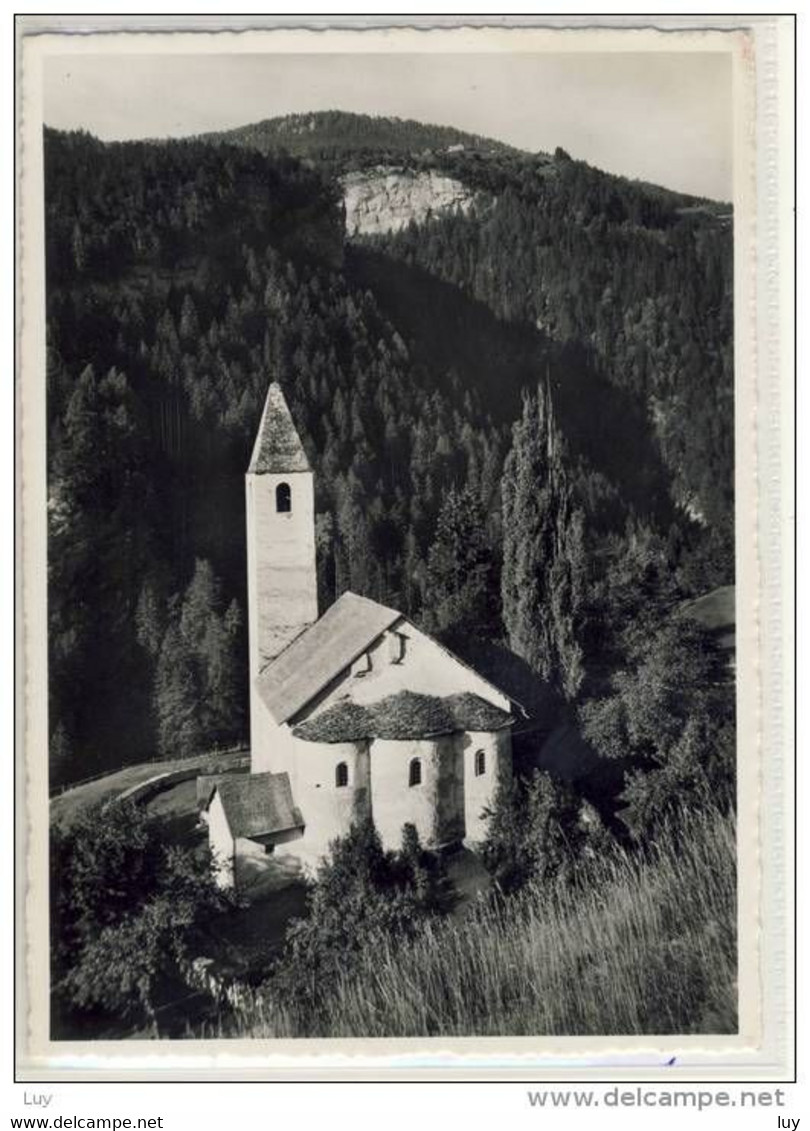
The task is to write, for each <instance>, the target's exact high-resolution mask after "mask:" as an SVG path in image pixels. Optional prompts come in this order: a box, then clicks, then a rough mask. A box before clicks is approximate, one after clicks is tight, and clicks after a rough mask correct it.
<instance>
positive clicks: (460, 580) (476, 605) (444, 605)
mask: <svg viewBox="0 0 810 1131" xmlns="http://www.w3.org/2000/svg"><path fill="white" fill-rule="evenodd" d="M494 572H495V570H494V562H493V556H492V548H491V546H490V544H489V540H488V538H487V534H486V521H485V516H484V512H483V508H482V507H481V504H480V501H479V500H478V498H477V496H476V494H475V493H474V492H473V491H472V490H471V489H470V488H469V487H467V488H464V489H463V490H459V489H458V488H456V487H451V489H450V491H449V492H448V494H447V496H446V498H445V500H444V503H443V504H442V508H441V511H440V512H439V517H438V520H437V523H436V533H435V537H434V539H433V542H432V544H431V547H430V550H429V553H428V565H427V594H426V596H427V602H428V606H429V612H430V614H431V616H430V619H431V621H432V623H433V624H434V625H435V627H436V628H437V629H438V630H443V629H448V628H463V629H466V630H469V631H477V632H482V631H485V630H486V629H487V628H488V627H491V624H492V620H493V604H494V602H493V600H492V584H493V582H492V578H493V575H494Z"/></svg>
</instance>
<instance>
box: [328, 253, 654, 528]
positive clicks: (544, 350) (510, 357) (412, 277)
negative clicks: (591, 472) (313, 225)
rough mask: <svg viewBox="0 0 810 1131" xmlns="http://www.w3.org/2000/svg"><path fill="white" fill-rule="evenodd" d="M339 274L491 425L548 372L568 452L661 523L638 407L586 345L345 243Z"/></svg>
mask: <svg viewBox="0 0 810 1131" xmlns="http://www.w3.org/2000/svg"><path fill="white" fill-rule="evenodd" d="M345 271H346V274H347V276H348V277H349V279H350V280H351V281H352V282H353V283H354V284H355V285H356V286H358V287H361V288H367V289H369V290H370V291H372V293H373V294H374V295H375V297H376V299H377V301H378V303H379V304H380V307H381V309H382V310H383V312H384V313H385V314H386V316H387V317H388V318H389V319H390V321H391V322H392V323H393V324H394V325H395V326H396V327H397V329H398V330H399V331H400V333H401V334H402V335H403V337H404V338H405V340H406V341H407V343H408V346H409V349H410V350H411V355H412V357H413V360H414V361H416V362H421V363H423V364H425V365H426V366H429V367H430V368H431V369H432V370H433V371H434V372H435V371H439V372H445V373H447V374H448V375H449V374H450V373H451V372H455V373H456V374H457V375H458V377H459V379H460V381H461V385H462V388H463V387H465V386H469V387H473V388H475V389H476V390H477V391H478V393H479V395H480V398H481V403H482V405H483V407H484V409H485V411H486V412H487V413H489V414H490V416H491V417H492V419H493V421H495V422H496V423H509V422H511V421H514V420H515V419H516V418H517V416H518V415H519V413H520V407H521V394H522V392H523V390H524V389H534V388H536V386H537V384H538V383H539V382H541V381H544V380H545V378H546V375H548V379H549V383H550V386H551V391H552V397H553V400H554V406H555V410H556V413H557V418H558V420H559V423H560V426H561V428H562V430H563V433H564V435H565V438H566V440H567V443H568V445H569V447H570V451H571V454H572V456H573V457H574V458H575V459H578V458H583V459H584V460H585V461H586V462H587V463H589V464H590V465H591V466H592V467H593V468H594V469H595V470H598V471H601V472H602V473H603V474H604V475H606V476H607V478H608V479H610V480H612V481H613V482H614V483H615V484H616V486H617V487H618V488H619V491H620V493H621V496H622V498H623V499H624V500H626V501H627V502H628V503H630V504H632V506H633V507H634V508H635V510H636V511H637V512H638V513H639V514H641V515H649V516H650V517H654V518H657V519H658V520H660V521H664V522H668V521H669V519H670V518H671V517H672V514H673V511H672V502H671V499H670V496H669V475H668V472H667V470H666V468H665V467H664V464H663V462H662V461H661V457H660V454H659V452H658V447H657V444H656V442H655V439H654V436H653V434H652V430H651V426H650V422H649V420H648V418H647V412H646V406H645V405H643V404H640V403H639V402H638V401H637V399H636V398H634V397H633V396H631V395H630V394H629V393H626V392H624V391H623V390H621V389H619V388H617V387H616V386H615V385H612V384H611V383H610V382H609V381H608V380H607V379H606V378H605V376H604V375H603V374H601V373H600V372H599V370H598V367H597V365H596V362H595V360H594V358H593V357H592V356H591V354H590V353H589V351H588V350H587V349H586V348H585V347H583V346H579V345H577V344H575V343H564V344H562V343H558V342H554V341H552V340H551V339H550V338H548V337H547V336H546V335H544V334H542V333H541V332H540V331H538V330H536V329H535V328H534V327H531V326H528V325H526V324H519V323H508V322H503V321H501V320H499V319H498V318H496V317H495V315H494V314H493V313H492V311H491V310H490V309H489V307H488V306H486V305H485V304H484V303H482V302H478V301H477V300H475V299H473V298H471V297H470V296H469V295H467V294H466V293H465V292H463V291H461V290H460V289H459V288H458V287H455V286H452V285H451V284H449V283H445V282H443V281H442V280H440V279H437V278H436V277H435V276H434V275H431V274H430V273H429V272H427V271H425V270H423V269H422V268H419V267H413V266H409V265H408V264H406V263H403V262H400V261H399V260H394V259H391V258H390V257H388V256H386V255H385V254H384V253H382V252H379V251H374V250H371V249H370V248H367V247H362V246H358V245H356V244H353V245H349V246H348V247H347V251H346V261H345ZM448 380H449V376H448ZM606 517H607V516H606Z"/></svg>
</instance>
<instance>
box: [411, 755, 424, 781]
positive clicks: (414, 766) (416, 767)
mask: <svg viewBox="0 0 810 1131" xmlns="http://www.w3.org/2000/svg"><path fill="white" fill-rule="evenodd" d="M421 784H422V763H421V762H420V760H419V759H418V758H411V764H410V766H409V767H408V785H421Z"/></svg>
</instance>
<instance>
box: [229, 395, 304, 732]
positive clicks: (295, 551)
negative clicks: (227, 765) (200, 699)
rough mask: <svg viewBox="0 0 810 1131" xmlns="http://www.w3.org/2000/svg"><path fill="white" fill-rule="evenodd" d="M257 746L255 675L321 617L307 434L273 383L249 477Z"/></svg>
mask: <svg viewBox="0 0 810 1131" xmlns="http://www.w3.org/2000/svg"><path fill="white" fill-rule="evenodd" d="M245 493H246V516H247V564H248V633H249V649H250V719H251V724H250V725H251V745H252V748H253V749H254V750H256V749H257V748H258V747H259V746H260V745H262V743H261V741H258V739H259V736H258V735H257V734H256V727H257V724H258V722H259V720H260V719H261V718H262V712H261V710H260V709H259V704H258V702H257V697H258V692H257V687H256V680H257V677H258V676H259V675H260V673H261V672H262V671H263V670H264V669H265V668H266V667H267V665H268V664H269V663H270V662H271V661H272V660H274V659H275V658H276V656H278V655H279V653H280V652H282V651H283V650H284V649H285V648H286V647H287V645H288V644H291V643H292V641H293V640H295V638H296V637H297V636H300V635H301V633H302V632H303V631H304V630H305V629H306V628H307V627H308V626H309V625H311V624H313V623H314V622H315V621H316V620H317V619H318V581H317V574H316V567H315V491H314V482H313V474H312V469H311V468H310V466H309V461H308V460H307V456H306V452H305V451H304V447H303V444H302V443H301V438H300V437H299V435H298V432H297V431H296V428H295V424H294V423H293V418H292V416H291V414H290V410H289V408H288V407H287V402H286V401H285V399H284V394H283V393H282V391H281V387H280V385H278V384H277V383H276V382H275V381H274V382H273V383H272V384H271V385H270V388H269V389H268V391H267V399H266V401H265V404H264V411H263V413H262V419H261V424H260V425H259V432H258V435H257V436H256V442H255V444H254V446H253V455H252V457H251V460H250V466H249V467H248V470H247V475H246V476H245Z"/></svg>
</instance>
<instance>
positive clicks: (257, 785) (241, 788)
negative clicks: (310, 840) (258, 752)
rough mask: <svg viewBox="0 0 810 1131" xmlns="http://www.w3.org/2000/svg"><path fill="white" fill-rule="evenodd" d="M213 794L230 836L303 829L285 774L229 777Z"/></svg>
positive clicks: (224, 779)
mask: <svg viewBox="0 0 810 1131" xmlns="http://www.w3.org/2000/svg"><path fill="white" fill-rule="evenodd" d="M216 791H217V793H218V794H219V797H220V800H221V802H222V808H223V809H224V810H225V816H226V818H227V821H228V828H229V829H230V830H231V835H232V836H233V837H259V836H269V835H270V834H271V833H282V832H287V831H289V830H290V829H302V828H303V827H304V820H303V818H302V816H301V813H300V810H299V809H297V808H296V806H295V805H294V804H293V796H292V789H291V787H290V778H289V775H288V774H231V775H229V776H227V777H223V778H222V779H221V780H220V781H219V782H217V785H216Z"/></svg>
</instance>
